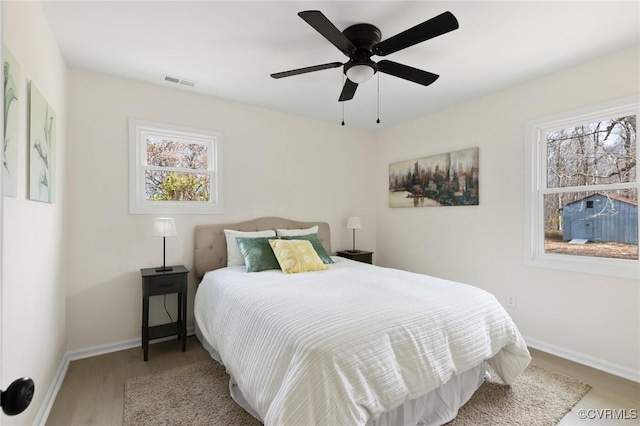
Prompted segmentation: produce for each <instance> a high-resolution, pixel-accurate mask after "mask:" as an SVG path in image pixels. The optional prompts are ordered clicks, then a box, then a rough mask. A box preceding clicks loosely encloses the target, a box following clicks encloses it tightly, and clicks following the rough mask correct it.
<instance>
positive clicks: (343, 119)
mask: <svg viewBox="0 0 640 426" xmlns="http://www.w3.org/2000/svg"><path fill="white" fill-rule="evenodd" d="M341 74H342V86H340V87H344V73H341ZM340 103H341V104H342V125H343V126H344V101H342V102H340Z"/></svg>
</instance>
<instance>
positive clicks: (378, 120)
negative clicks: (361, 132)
mask: <svg viewBox="0 0 640 426" xmlns="http://www.w3.org/2000/svg"><path fill="white" fill-rule="evenodd" d="M376 123H378V124H380V73H378V119H377V120H376Z"/></svg>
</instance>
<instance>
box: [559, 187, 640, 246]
mask: <svg viewBox="0 0 640 426" xmlns="http://www.w3.org/2000/svg"><path fill="white" fill-rule="evenodd" d="M562 238H563V239H564V240H565V241H568V240H573V239H574V238H583V239H586V240H590V241H602V242H605V241H612V242H618V243H628V244H638V201H636V200H631V199H629V198H625V197H620V196H617V195H611V194H608V195H605V194H600V193H596V194H593V195H590V196H588V197H585V198H582V199H580V200H577V201H574V202H572V203H569V204H567V205H565V206H564V208H563V209H562Z"/></svg>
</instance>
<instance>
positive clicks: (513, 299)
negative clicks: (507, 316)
mask: <svg viewBox="0 0 640 426" xmlns="http://www.w3.org/2000/svg"><path fill="white" fill-rule="evenodd" d="M507 306H508V307H510V308H515V307H516V297H515V296H513V295H511V296H507Z"/></svg>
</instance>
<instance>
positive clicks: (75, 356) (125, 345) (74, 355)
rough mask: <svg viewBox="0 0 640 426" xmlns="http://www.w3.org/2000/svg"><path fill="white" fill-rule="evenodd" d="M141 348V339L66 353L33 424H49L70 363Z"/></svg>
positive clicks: (170, 338)
mask: <svg viewBox="0 0 640 426" xmlns="http://www.w3.org/2000/svg"><path fill="white" fill-rule="evenodd" d="M194 334H195V330H194V329H193V328H187V336H193V335H194ZM173 339H175V336H172V337H165V338H162V339H156V340H153V341H151V342H149V344H155V343H160V342H166V341H168V340H173ZM139 346H140V338H139V337H138V338H135V339H130V340H123V341H122V342H116V343H108V344H106V345H98V346H92V347H89V348H83V349H74V350H72V351H67V352H65V354H64V356H63V357H62V360H61V361H60V365H59V366H58V370H57V371H56V374H55V376H54V377H53V380H52V381H51V384H50V385H49V389H48V390H47V394H46V395H45V397H44V400H43V401H42V405H40V410H39V411H38V415H37V416H36V418H35V420H34V422H33V424H34V425H44V424H46V423H47V419H48V418H49V413H50V412H51V409H52V408H53V403H54V402H55V401H56V397H57V396H58V392H59V391H60V388H61V387H62V383H63V382H64V377H65V376H66V374H67V370H68V369H69V363H70V362H71V361H75V360H79V359H84V358H91V357H94V356H98V355H104V354H108V353H111V352H118V351H123V350H126V349H132V348H137V347H139Z"/></svg>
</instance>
